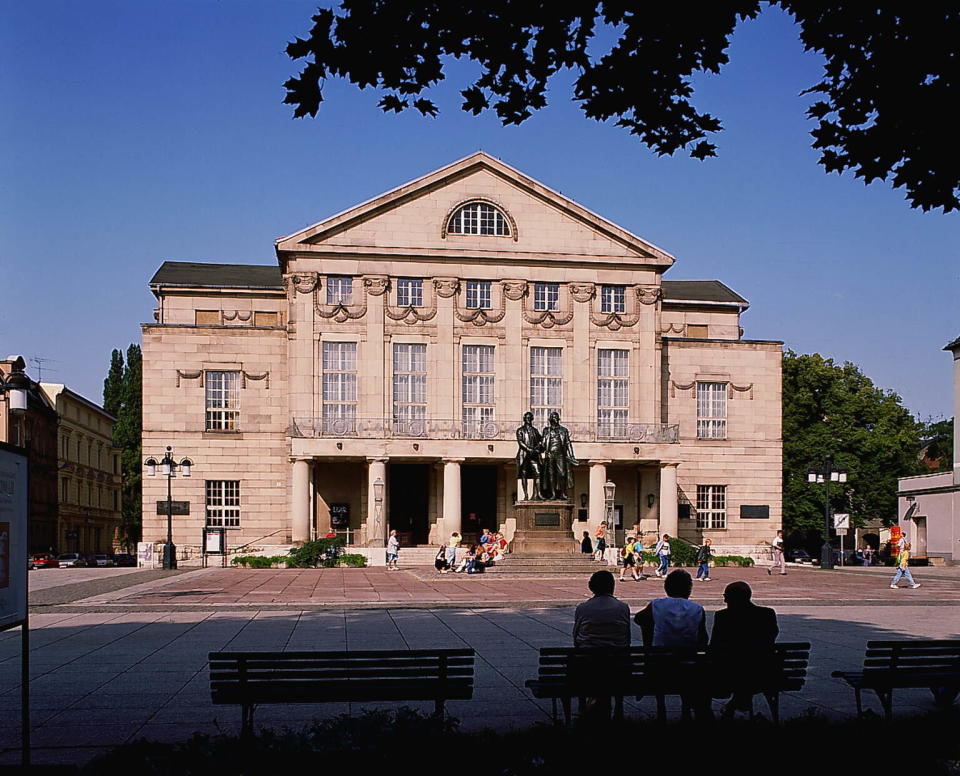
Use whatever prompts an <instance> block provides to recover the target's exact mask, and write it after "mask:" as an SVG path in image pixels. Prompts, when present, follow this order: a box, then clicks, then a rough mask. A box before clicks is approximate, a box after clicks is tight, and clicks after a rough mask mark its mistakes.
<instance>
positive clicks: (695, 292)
mask: <svg viewBox="0 0 960 776" xmlns="http://www.w3.org/2000/svg"><path fill="white" fill-rule="evenodd" d="M663 299H664V301H666V302H717V303H721V304H737V305H743V306H747V305H749V304H750V303H749V302H748V301H747V300H746V299H744V298H743V297H742V296H740V294H738V293H736V292H734V291H733V290H731V289H730V288H727V286H725V285H724V284H723V283H721V282H720V281H719V280H664V281H663Z"/></svg>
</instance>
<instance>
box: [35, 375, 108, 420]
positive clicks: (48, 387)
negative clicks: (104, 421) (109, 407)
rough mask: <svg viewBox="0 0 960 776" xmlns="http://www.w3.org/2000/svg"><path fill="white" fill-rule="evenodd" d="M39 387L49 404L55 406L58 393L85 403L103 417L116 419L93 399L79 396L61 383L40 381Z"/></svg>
mask: <svg viewBox="0 0 960 776" xmlns="http://www.w3.org/2000/svg"><path fill="white" fill-rule="evenodd" d="M40 387H41V388H42V389H43V392H44V394H46V397H47V400H48V401H49V402H50V403H51V405H53V406H56V404H57V397H58V396H59V395H60V394H64V395H65V396H69V397H70V398H72V399H74V400H75V401H77V402H79V403H80V404H83V405H85V406H86V407H87V408H88V409H91V410H93V411H94V412H98V413H99V414H101V415H103V416H104V417H105V418H110V420H113V421H116V418H115V417H114V416H113V415H111V414H110V413H109V412H107V411H106V410H105V409H104V408H103V407H101V406H100V405H99V404H97V403H96V402H95V401H90V399H88V398H87V397H86V396H81V395H80V394H79V393H77V392H76V391H72V390H70V389H69V388H67V386H65V385H64V384H63V383H40Z"/></svg>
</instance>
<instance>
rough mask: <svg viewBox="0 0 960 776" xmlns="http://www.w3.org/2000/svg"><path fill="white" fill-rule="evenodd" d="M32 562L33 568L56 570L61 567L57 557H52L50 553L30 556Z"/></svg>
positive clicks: (36, 553) (38, 553)
mask: <svg viewBox="0 0 960 776" xmlns="http://www.w3.org/2000/svg"><path fill="white" fill-rule="evenodd" d="M30 562H31V563H33V567H35V568H38V569H55V568H58V567H59V566H60V561H58V560H57V556H56V555H51V554H50V553H49V552H35V553H34V554H33V555H31V556H30Z"/></svg>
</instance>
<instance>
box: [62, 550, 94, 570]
mask: <svg viewBox="0 0 960 776" xmlns="http://www.w3.org/2000/svg"><path fill="white" fill-rule="evenodd" d="M57 560H58V561H60V568H69V567H71V566H72V567H74V568H83V567H85V566H86V565H87V561H86V559H85V558H84V557H83V555H81V554H80V553H79V552H65V553H63V555H61V556H60V557H59V558H57Z"/></svg>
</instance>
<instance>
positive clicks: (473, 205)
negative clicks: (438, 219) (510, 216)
mask: <svg viewBox="0 0 960 776" xmlns="http://www.w3.org/2000/svg"><path fill="white" fill-rule="evenodd" d="M447 234H489V235H494V236H496V237H510V222H509V221H508V220H507V217H506V216H505V215H504V214H503V213H502V212H501V211H500V210H499V209H497V208H496V207H494V206H493V205H491V204H490V203H488V202H469V203H467V204H466V205H463V206H462V207H459V208H457V209H456V210H455V211H454V213H453V215H452V216H450V220H449V221H448V222H447Z"/></svg>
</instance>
